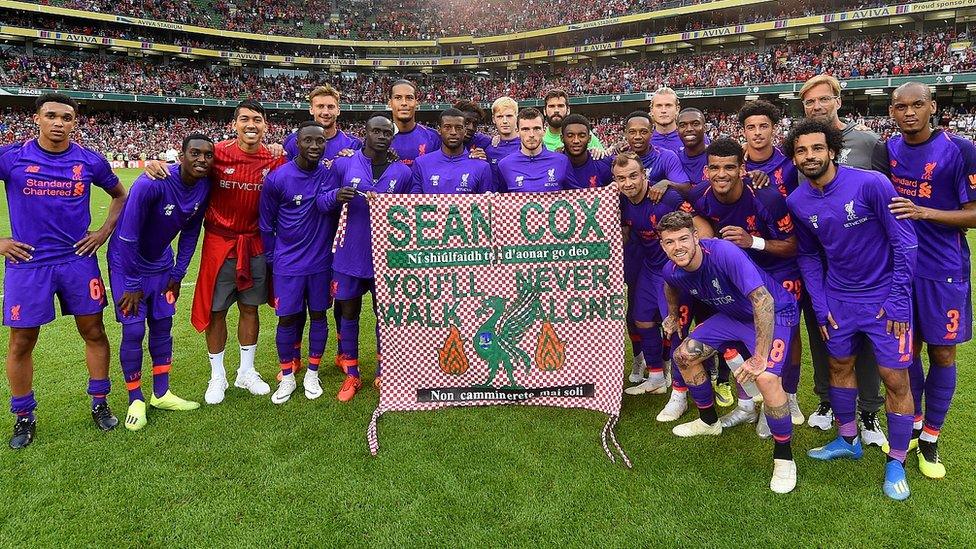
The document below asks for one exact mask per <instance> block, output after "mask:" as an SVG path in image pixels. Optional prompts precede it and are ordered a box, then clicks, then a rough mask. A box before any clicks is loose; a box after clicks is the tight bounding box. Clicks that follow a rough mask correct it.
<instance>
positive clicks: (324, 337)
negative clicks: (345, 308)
mask: <svg viewBox="0 0 976 549" xmlns="http://www.w3.org/2000/svg"><path fill="white" fill-rule="evenodd" d="M328 339H329V319H328V318H327V317H326V316H325V315H324V314H323V315H322V318H312V320H311V322H309V327H308V369H309V370H312V371H313V372H314V371H315V370H318V369H319V363H320V362H321V361H322V354H323V353H325V343H326V341H328Z"/></svg>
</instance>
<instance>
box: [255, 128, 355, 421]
mask: <svg viewBox="0 0 976 549" xmlns="http://www.w3.org/2000/svg"><path fill="white" fill-rule="evenodd" d="M325 132H326V129H325V126H323V125H322V124H319V123H318V122H313V121H308V122H303V123H302V124H301V126H299V127H298V133H297V139H296V142H297V146H298V156H296V157H295V159H294V160H293V161H291V162H289V163H288V164H285V165H284V166H282V167H281V168H278V169H277V170H275V171H273V172H271V173H269V174H268V175H267V177H265V179H264V187H263V188H262V189H261V202H260V208H259V211H260V219H259V226H260V228H261V238H262V240H263V243H264V254H265V257H266V259H267V261H268V264H269V265H271V276H272V281H273V284H272V287H273V288H274V306H275V314H277V315H278V331H277V334H276V335H275V345H276V347H277V349H278V359H279V362H280V364H281V374H282V375H281V381H280V382H279V383H278V389H277V390H276V391H275V392H274V393H273V394H272V395H271V402H273V403H275V404H284V403H285V402H287V401H288V399H289V398H291V394H292V393H293V392H295V389H296V388H297V383H296V381H295V371H294V367H295V361H294V358H295V357H294V349H295V346H296V345H298V344H299V342H300V341H301V337H302V335H301V333H300V332H299V326H300V325H301V320H302V319H303V318H304V316H305V310H306V307H307V308H308V312H309V318H310V323H309V330H308V371H306V372H305V377H304V379H303V381H302V385H303V386H304V388H305V398H308V399H310V400H313V399H316V398H319V397H320V396H322V385H321V383H320V382H319V364H320V363H321V361H322V354H323V353H324V352H325V343H326V340H327V339H328V335H329V323H328V318H327V317H326V311H328V309H329V307H330V306H331V304H332V296H331V294H330V286H331V284H332V238H333V237H334V236H335V233H336V225H337V223H338V211H339V210H338V208H337V207H333V208H331V209H330V210H329V211H320V210H319V208H318V206H316V199H317V196H318V195H319V193H320V192H328V191H329V190H332V193H331V195H332V197H333V201H334V198H335V195H336V190H337V189H338V186H336V185H333V186H332V189H328V188H327V187H326V185H327V179H328V172H329V170H328V168H326V167H325V166H323V165H322V164H321V163H320V161H321V160H322V155H323V154H324V153H325V149H326V141H327V140H326V137H325ZM344 191H345V193H344V196H345V197H346V201H348V200H349V199H350V198H352V196H354V195H355V192H354V191H352V189H344Z"/></svg>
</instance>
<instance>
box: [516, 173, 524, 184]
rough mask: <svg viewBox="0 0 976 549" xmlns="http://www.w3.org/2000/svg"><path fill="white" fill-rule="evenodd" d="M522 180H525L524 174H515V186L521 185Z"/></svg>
mask: <svg viewBox="0 0 976 549" xmlns="http://www.w3.org/2000/svg"><path fill="white" fill-rule="evenodd" d="M523 181H525V176H524V175H517V176H515V186H516V187H521V186H522V182H523Z"/></svg>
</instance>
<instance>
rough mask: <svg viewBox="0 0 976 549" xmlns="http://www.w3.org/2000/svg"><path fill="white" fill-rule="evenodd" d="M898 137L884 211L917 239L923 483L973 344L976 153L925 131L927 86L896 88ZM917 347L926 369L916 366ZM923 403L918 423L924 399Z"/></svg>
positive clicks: (932, 106)
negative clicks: (959, 351)
mask: <svg viewBox="0 0 976 549" xmlns="http://www.w3.org/2000/svg"><path fill="white" fill-rule="evenodd" d="M889 111H890V113H891V116H892V118H894V119H895V123H896V124H898V129H899V130H901V135H896V136H895V137H892V138H891V139H889V140H888V142H887V147H886V149H885V151H886V152H887V153H888V155H887V156H888V158H887V159H882V161H881V162H879V164H884V165H887V166H890V173H889V176H890V177H891V180H892V182H893V183H894V184H895V190H897V191H898V194H900V195H901V197H900V198H896V199H893V200H892V203H891V204H890V205H889V206H888V208H889V209H890V210H891V212H892V213H894V214H895V215H896V216H897V217H898V219H910V220H912V222H913V223H914V225H915V232H916V233H917V234H918V237H919V238H918V263H919V269H918V270H917V271H916V276H915V280H914V281H913V292H914V298H915V326H916V327H917V332H916V335H917V336H918V337H917V338H916V339H915V348H914V350H913V361H912V366H911V368H910V369H909V374H910V378H911V384H912V400H913V401H914V403H915V424H914V426H913V430H912V439H913V441H912V443H913V444H915V443H916V439H917V444H918V467H919V469H920V470H921V471H922V474H924V475H925V476H927V477H929V478H942V477H944V476H945V473H946V471H945V466H944V465H943V464H942V461H941V459H940V458H939V447H938V441H939V432H940V431H941V429H942V425H943V424H944V423H945V419H946V415H947V414H948V413H949V407H950V405H951V404H952V397H953V394H954V393H955V391H956V346H957V345H959V344H961V343H965V342H967V341H969V340H970V339H971V338H972V316H973V313H972V311H973V305H972V297H971V292H970V277H971V269H970V252H969V244H968V243H967V241H966V235H965V231H966V229H971V228H973V227H976V183H974V182H976V147H974V146H973V142H972V141H970V140H968V139H965V138H962V137H959V136H956V135H953V134H950V133H948V132H946V131H944V130H934V129H932V126H930V125H929V121H930V120H931V119H932V115H933V114H935V112H936V103H935V100H934V99H933V98H932V92H931V91H930V90H929V87H928V86H927V85H925V84H921V83H919V82H909V83H906V84H902V85H901V86H899V87H898V88H897V89H895V91H894V93H893V94H892V95H891V106H890V107H889ZM922 343H925V345H926V346H927V347H928V357H929V371H928V375H925V373H924V371H923V368H922V357H921V352H922ZM923 397H924V399H925V415H924V422H923V416H922V399H923Z"/></svg>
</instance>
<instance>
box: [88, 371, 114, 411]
mask: <svg viewBox="0 0 976 549" xmlns="http://www.w3.org/2000/svg"><path fill="white" fill-rule="evenodd" d="M111 390H112V381H111V380H109V379H92V378H88V394H89V395H91V397H92V408H94V407H95V406H98V405H99V404H105V397H106V396H107V395H108V393H109V391H111Z"/></svg>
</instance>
